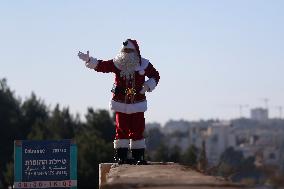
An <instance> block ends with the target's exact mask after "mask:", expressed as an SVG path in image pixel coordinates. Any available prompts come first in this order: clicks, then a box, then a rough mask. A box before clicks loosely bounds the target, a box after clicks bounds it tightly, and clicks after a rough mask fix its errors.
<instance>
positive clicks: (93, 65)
mask: <svg viewBox="0 0 284 189" xmlns="http://www.w3.org/2000/svg"><path fill="white" fill-rule="evenodd" d="M85 65H86V67H87V68H90V69H95V68H96V67H97V65H98V60H97V59H96V58H93V57H90V61H89V62H86V63H85Z"/></svg>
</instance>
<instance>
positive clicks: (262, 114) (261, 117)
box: [250, 108, 268, 121]
mask: <svg viewBox="0 0 284 189" xmlns="http://www.w3.org/2000/svg"><path fill="white" fill-rule="evenodd" d="M250 117H251V119H253V120H257V121H266V120H268V109H265V108H254V109H251V111H250Z"/></svg>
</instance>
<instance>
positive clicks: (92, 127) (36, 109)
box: [0, 79, 114, 188]
mask: <svg viewBox="0 0 284 189" xmlns="http://www.w3.org/2000/svg"><path fill="white" fill-rule="evenodd" d="M85 117H86V121H85V122H82V121H81V120H80V119H79V116H78V115H76V116H73V115H71V114H70V111H69V108H68V107H63V108H61V107H60V106H59V104H57V105H56V106H55V107H54V109H50V108H49V107H47V106H46V105H45V103H44V102H43V101H42V100H41V99H39V98H38V97H37V96H36V95H35V94H34V93H32V94H31V96H30V97H29V98H27V99H26V100H24V101H21V99H19V98H16V97H15V94H14V92H13V91H12V90H11V89H10V88H9V87H8V85H7V81H6V80H5V79H1V80H0V130H1V132H0V152H1V154H0V188H2V187H3V188H7V186H8V185H12V183H13V142H14V140H25V139H29V140H45V139H74V140H75V141H76V143H77V145H78V180H79V182H78V184H79V187H80V188H86V187H92V188H95V187H96V186H97V185H98V179H97V178H98V164H99V163H101V162H110V161H112V156H113V146H112V141H113V137H114V123H113V118H112V116H111V115H110V114H109V112H108V111H106V110H96V111H94V110H93V109H92V108H89V109H88V111H87V114H86V115H85Z"/></svg>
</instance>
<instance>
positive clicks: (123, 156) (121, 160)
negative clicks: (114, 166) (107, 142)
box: [114, 148, 128, 165]
mask: <svg viewBox="0 0 284 189" xmlns="http://www.w3.org/2000/svg"><path fill="white" fill-rule="evenodd" d="M127 154H128V148H117V149H115V156H114V161H115V162H116V163H118V164H119V165H121V164H126V163H127Z"/></svg>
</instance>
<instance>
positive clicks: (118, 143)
mask: <svg viewBox="0 0 284 189" xmlns="http://www.w3.org/2000/svg"><path fill="white" fill-rule="evenodd" d="M113 148H114V149H117V148H129V139H116V140H114V141H113Z"/></svg>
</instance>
